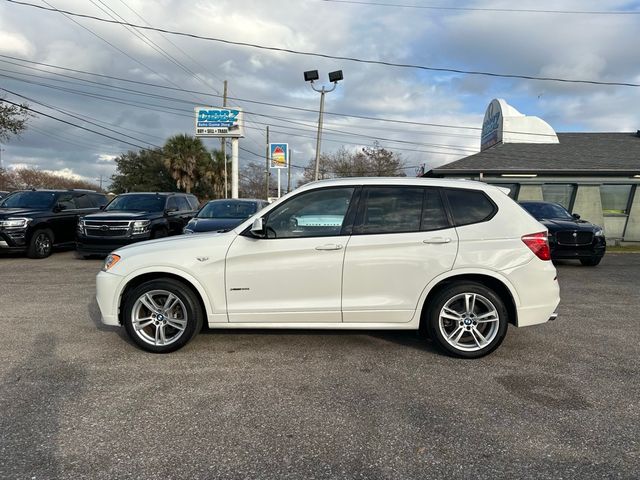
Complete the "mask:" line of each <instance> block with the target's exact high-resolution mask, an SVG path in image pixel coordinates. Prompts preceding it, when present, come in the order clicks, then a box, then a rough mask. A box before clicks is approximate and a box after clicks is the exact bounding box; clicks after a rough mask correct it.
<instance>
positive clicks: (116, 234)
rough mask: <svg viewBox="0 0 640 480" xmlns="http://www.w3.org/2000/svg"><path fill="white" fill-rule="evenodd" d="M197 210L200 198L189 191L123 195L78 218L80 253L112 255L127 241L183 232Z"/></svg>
mask: <svg viewBox="0 0 640 480" xmlns="http://www.w3.org/2000/svg"><path fill="white" fill-rule="evenodd" d="M197 210H198V199H197V198H196V197H195V196H194V195H190V194H186V193H125V194H123V195H119V196H117V197H116V198H114V199H113V200H112V201H111V203H109V205H107V206H106V207H105V208H104V210H103V211H102V212H99V213H94V214H92V215H87V216H85V217H83V218H81V219H80V220H79V221H78V233H77V237H78V240H77V248H78V253H80V255H82V256H89V255H108V254H109V253H110V252H112V251H113V250H115V249H117V248H118V247H121V246H123V245H128V244H130V243H134V242H139V241H142V240H149V239H151V238H160V237H166V236H169V235H178V234H181V233H182V229H183V228H184V226H185V225H186V224H187V222H189V220H191V217H193V216H194V215H195V213H196V212H197Z"/></svg>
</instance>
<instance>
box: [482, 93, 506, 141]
mask: <svg viewBox="0 0 640 480" xmlns="http://www.w3.org/2000/svg"><path fill="white" fill-rule="evenodd" d="M501 101H502V102H504V100H500V99H494V100H492V101H491V103H490V104H489V106H488V107H487V111H486V112H485V113H484V121H483V122H482V136H481V138H480V150H486V149H487V148H491V147H493V146H494V145H496V144H497V143H501V142H502V123H503V113H502V104H501Z"/></svg>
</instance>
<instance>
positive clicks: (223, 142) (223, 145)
mask: <svg viewBox="0 0 640 480" xmlns="http://www.w3.org/2000/svg"><path fill="white" fill-rule="evenodd" d="M222 106H223V107H226V106H227V81H226V80H225V81H224V92H223V97H222ZM220 147H221V150H222V159H223V162H224V198H229V186H228V183H227V139H226V138H224V137H223V138H221V139H220Z"/></svg>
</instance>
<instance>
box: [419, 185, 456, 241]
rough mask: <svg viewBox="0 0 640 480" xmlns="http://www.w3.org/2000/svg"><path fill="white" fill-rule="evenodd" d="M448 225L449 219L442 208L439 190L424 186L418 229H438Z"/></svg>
mask: <svg viewBox="0 0 640 480" xmlns="http://www.w3.org/2000/svg"><path fill="white" fill-rule="evenodd" d="M449 226H450V225H449V219H448V218H447V213H446V212H445V210H444V205H443V204H442V197H441V196H440V192H439V191H438V190H437V189H435V188H426V189H425V198H424V208H423V210H422V224H421V226H420V229H421V230H423V231H429V230H440V229H441V228H448V227H449Z"/></svg>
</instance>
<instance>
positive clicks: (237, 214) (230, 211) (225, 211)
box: [184, 199, 268, 233]
mask: <svg viewBox="0 0 640 480" xmlns="http://www.w3.org/2000/svg"><path fill="white" fill-rule="evenodd" d="M267 205H268V203H267V202H266V201H264V200H248V199H234V200H211V201H209V202H207V203H206V204H205V205H204V207H202V208H201V209H200V211H199V212H198V213H197V214H196V216H195V217H193V218H192V219H191V221H190V222H189V223H188V224H187V226H186V227H184V233H200V232H226V231H228V230H232V229H234V228H236V227H237V226H238V225H240V224H241V223H242V222H244V221H245V220H246V219H247V218H249V217H250V216H252V215H253V214H254V213H256V212H258V211H260V210H262V209H263V208H264V207H266V206H267Z"/></svg>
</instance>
